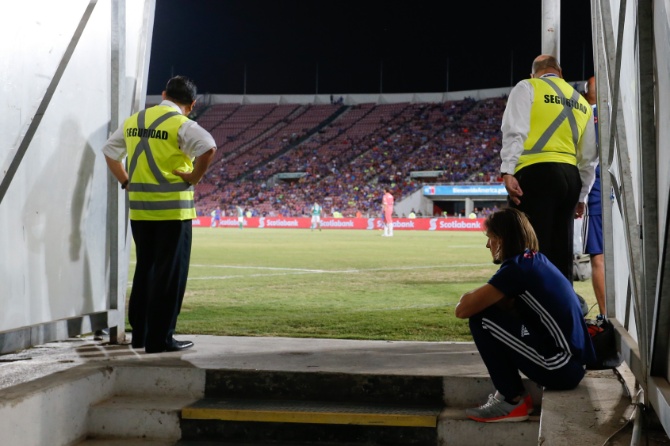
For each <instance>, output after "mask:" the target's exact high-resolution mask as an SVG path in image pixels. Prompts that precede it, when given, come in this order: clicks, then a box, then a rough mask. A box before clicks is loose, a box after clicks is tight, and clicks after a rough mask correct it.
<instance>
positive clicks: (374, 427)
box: [178, 399, 540, 446]
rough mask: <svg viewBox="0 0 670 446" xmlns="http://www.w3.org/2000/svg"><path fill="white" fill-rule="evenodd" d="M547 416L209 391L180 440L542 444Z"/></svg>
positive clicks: (186, 414)
mask: <svg viewBox="0 0 670 446" xmlns="http://www.w3.org/2000/svg"><path fill="white" fill-rule="evenodd" d="M539 419H540V418H539V416H537V415H536V416H532V417H531V418H530V420H528V421H525V422H520V423H477V422H474V421H472V420H470V419H468V418H467V417H466V416H465V413H464V408H444V407H443V406H442V405H434V406H416V405H415V406H411V405H407V404H400V403H395V404H391V403H367V404H364V403H339V402H324V401H304V400H302V401H275V400H270V401H267V400H266V401H260V400H237V399H236V400H231V399H228V400H218V399H204V400H201V401H198V402H197V403H195V404H193V405H191V406H189V407H186V408H184V410H183V412H182V424H181V426H182V440H181V442H179V443H178V444H179V446H187V445H193V446H196V445H198V446H204V445H206V444H208V443H207V441H209V442H216V444H225V445H236V444H241V442H252V443H253V444H259V445H260V444H270V443H272V444H277V445H289V444H290V445H313V444H319V445H324V444H329V445H341V446H343V445H358V446H360V445H416V446H419V445H420V446H424V445H425V446H443V445H444V446H446V445H448V446H489V445H490V446H507V445H509V446H512V445H514V446H535V445H537V438H538V429H539ZM213 444H214V443H213Z"/></svg>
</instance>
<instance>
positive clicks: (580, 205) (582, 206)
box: [575, 201, 586, 218]
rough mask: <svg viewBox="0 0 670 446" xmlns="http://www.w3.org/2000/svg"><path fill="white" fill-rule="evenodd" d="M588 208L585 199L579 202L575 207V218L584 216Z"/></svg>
mask: <svg viewBox="0 0 670 446" xmlns="http://www.w3.org/2000/svg"><path fill="white" fill-rule="evenodd" d="M585 209H586V204H585V203H584V202H583V201H580V202H579V203H577V207H576V208H575V218H582V217H583V216H584V210H585Z"/></svg>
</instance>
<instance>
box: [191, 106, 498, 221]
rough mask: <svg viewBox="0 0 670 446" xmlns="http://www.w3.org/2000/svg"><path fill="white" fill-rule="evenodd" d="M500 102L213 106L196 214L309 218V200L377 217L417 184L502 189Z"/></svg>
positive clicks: (203, 118)
mask: <svg viewBox="0 0 670 446" xmlns="http://www.w3.org/2000/svg"><path fill="white" fill-rule="evenodd" d="M505 102H506V98H505V97H497V98H488V99H482V100H474V99H469V98H466V99H463V100H459V101H449V102H444V103H409V102H405V103H394V104H372V103H368V104H358V105H354V106H345V105H342V104H308V105H297V104H250V105H241V104H217V105H213V106H210V107H208V108H207V109H206V110H204V111H202V112H201V113H200V115H199V116H198V122H199V123H200V125H201V126H203V127H204V128H206V129H207V130H209V131H210V132H211V133H212V135H214V138H215V140H216V143H217V146H218V150H217V155H216V159H215V161H214V163H213V164H212V166H211V167H210V171H209V172H208V174H207V175H206V176H205V178H204V179H203V181H202V182H201V183H200V184H198V186H197V187H196V203H197V208H198V212H199V214H201V215H205V214H208V213H209V211H211V209H213V208H215V207H216V206H221V207H222V209H224V210H226V211H227V213H228V214H229V215H230V214H231V213H232V212H233V209H234V207H235V206H237V205H240V206H242V207H244V208H245V209H248V210H249V211H251V212H252V215H254V216H259V215H268V216H274V215H283V216H302V215H306V213H307V212H308V208H309V207H310V206H311V203H312V202H313V201H314V200H318V201H319V202H322V203H323V204H324V208H325V210H326V212H327V213H332V211H333V210H338V211H340V212H342V213H343V214H344V215H345V216H353V215H354V214H355V213H356V212H360V213H361V214H362V215H368V216H374V215H378V214H379V212H380V209H379V205H380V190H381V189H383V188H384V187H386V186H390V187H391V189H392V191H393V194H394V195H395V196H396V199H397V200H400V199H402V197H403V196H407V195H408V194H411V193H412V192H414V191H415V190H416V189H417V188H418V187H420V186H421V185H422V180H421V178H413V177H412V175H411V174H412V172H422V171H433V172H436V176H435V177H434V178H430V181H432V182H435V181H438V182H441V183H464V182H467V183H488V182H500V178H499V177H498V166H499V161H498V153H499V150H500V145H501V133H500V121H501V118H502V113H503V110H504V107H505Z"/></svg>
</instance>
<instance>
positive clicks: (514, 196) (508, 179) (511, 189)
mask: <svg viewBox="0 0 670 446" xmlns="http://www.w3.org/2000/svg"><path fill="white" fill-rule="evenodd" d="M503 182H504V183H505V189H507V193H508V194H509V197H510V199H511V200H512V202H514V204H516V205H519V203H521V200H520V199H519V197H521V196H523V191H522V190H521V186H519V182H518V181H517V179H516V177H515V176H514V175H503Z"/></svg>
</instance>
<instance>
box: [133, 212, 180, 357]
mask: <svg viewBox="0 0 670 446" xmlns="http://www.w3.org/2000/svg"><path fill="white" fill-rule="evenodd" d="M130 226H131V228H132V232H133V240H135V248H136V253H137V265H136V267H135V275H134V276H133V287H132V291H131V293H130V303H129V305H128V319H129V321H130V326H131V327H132V329H133V338H132V339H133V347H137V348H142V347H146V350H147V351H163V350H165V348H166V347H168V346H170V345H171V344H172V343H173V342H174V341H173V339H172V336H173V334H174V331H175V327H176V325H177V316H179V311H180V310H181V304H182V301H183V299H184V292H185V291H186V280H187V278H188V266H189V262H190V260H191V232H192V222H191V220H183V221H182V220H167V221H144V220H131V222H130Z"/></svg>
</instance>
